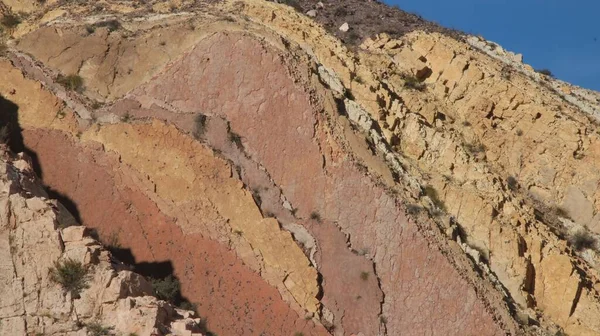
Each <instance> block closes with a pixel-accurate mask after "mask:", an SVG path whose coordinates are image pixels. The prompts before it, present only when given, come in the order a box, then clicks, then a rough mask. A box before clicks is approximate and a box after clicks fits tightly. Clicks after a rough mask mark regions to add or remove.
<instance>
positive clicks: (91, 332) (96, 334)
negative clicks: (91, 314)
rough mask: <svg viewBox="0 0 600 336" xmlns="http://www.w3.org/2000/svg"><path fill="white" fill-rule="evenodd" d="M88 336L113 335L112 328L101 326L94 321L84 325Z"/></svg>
mask: <svg viewBox="0 0 600 336" xmlns="http://www.w3.org/2000/svg"><path fill="white" fill-rule="evenodd" d="M86 327H87V330H88V336H109V335H114V332H113V330H114V328H113V327H106V326H103V325H102V324H101V323H100V322H98V321H94V322H92V323H88V324H87V325H86Z"/></svg>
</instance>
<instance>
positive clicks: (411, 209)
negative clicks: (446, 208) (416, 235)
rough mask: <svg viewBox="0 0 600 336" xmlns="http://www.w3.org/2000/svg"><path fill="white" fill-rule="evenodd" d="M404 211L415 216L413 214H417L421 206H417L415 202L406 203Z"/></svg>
mask: <svg viewBox="0 0 600 336" xmlns="http://www.w3.org/2000/svg"><path fill="white" fill-rule="evenodd" d="M406 212H407V213H408V214H409V215H413V216H415V215H418V214H419V212H421V207H420V206H418V205H416V204H408V205H407V206H406Z"/></svg>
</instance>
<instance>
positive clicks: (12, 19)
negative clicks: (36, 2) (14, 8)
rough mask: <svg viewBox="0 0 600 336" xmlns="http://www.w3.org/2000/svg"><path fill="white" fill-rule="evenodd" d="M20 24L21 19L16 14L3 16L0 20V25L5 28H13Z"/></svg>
mask: <svg viewBox="0 0 600 336" xmlns="http://www.w3.org/2000/svg"><path fill="white" fill-rule="evenodd" d="M20 23H21V18H20V17H19V16H18V15H16V14H11V13H9V14H5V15H4V17H3V18H2V19H1V20H0V24H1V25H2V26H4V27H6V28H9V29H11V28H15V27H16V26H18V25H19V24H20Z"/></svg>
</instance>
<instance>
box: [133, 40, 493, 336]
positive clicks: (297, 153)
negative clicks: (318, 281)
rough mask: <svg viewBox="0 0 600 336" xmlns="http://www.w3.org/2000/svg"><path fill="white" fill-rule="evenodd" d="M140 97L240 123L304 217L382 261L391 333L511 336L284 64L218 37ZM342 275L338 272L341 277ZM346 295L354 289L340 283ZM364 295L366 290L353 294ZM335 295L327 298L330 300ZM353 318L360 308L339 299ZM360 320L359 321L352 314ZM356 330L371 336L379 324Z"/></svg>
mask: <svg viewBox="0 0 600 336" xmlns="http://www.w3.org/2000/svg"><path fill="white" fill-rule="evenodd" d="M137 94H138V95H139V96H140V97H141V98H140V99H141V100H142V101H143V100H147V99H149V98H148V97H152V99H158V100H162V101H165V102H169V103H170V104H171V105H172V106H174V107H175V108H177V109H179V110H181V111H182V112H188V113H190V112H196V111H202V112H203V113H207V114H212V115H217V116H221V117H224V118H226V119H227V120H229V121H230V122H231V127H232V130H233V131H235V132H236V133H238V134H240V135H241V136H242V138H243V143H244V146H245V149H246V151H247V152H248V153H249V154H250V155H251V156H252V158H253V159H254V160H255V161H256V162H259V163H260V164H261V165H262V166H263V167H265V168H266V170H267V171H268V173H269V174H270V176H271V178H272V179H273V180H274V181H275V183H276V184H277V185H278V186H279V187H280V188H281V189H282V191H283V193H284V195H285V196H286V197H287V199H288V200H290V201H291V203H292V204H293V206H294V207H297V208H298V209H299V211H298V215H299V216H300V217H305V218H306V217H308V216H309V214H310V213H311V212H313V211H317V212H318V213H319V214H320V215H321V217H322V218H323V219H324V223H325V224H326V225H333V224H334V223H335V224H336V225H338V226H339V228H340V229H341V230H342V231H343V232H344V233H346V234H348V235H349V236H350V241H351V244H352V247H353V248H354V249H356V250H366V251H368V252H369V254H371V255H374V260H375V261H376V270H377V275H378V276H379V278H380V281H381V287H382V289H383V292H384V293H385V303H384V306H383V307H384V311H383V315H384V317H385V318H383V319H382V320H383V321H386V324H387V330H388V334H390V335H400V334H402V335H405V334H431V335H499V334H503V332H502V331H501V329H500V328H499V327H498V325H497V324H496V323H495V322H494V321H493V317H492V316H491V314H490V313H488V312H487V311H486V309H485V307H484V305H483V303H482V302H481V301H480V300H479V299H478V298H477V296H476V293H475V291H474V289H473V288H472V287H471V286H470V285H469V284H468V283H467V282H466V281H465V280H463V279H462V278H461V276H460V275H459V274H458V272H457V271H456V270H455V269H454V267H453V266H452V265H451V264H450V262H449V261H448V259H447V258H446V257H445V256H444V255H443V254H442V253H441V252H440V251H439V249H438V248H437V247H435V246H430V245H429V244H428V242H427V240H426V239H425V238H424V237H423V236H422V235H421V234H420V233H419V232H418V230H417V226H416V225H415V224H414V223H412V222H411V221H409V220H408V219H407V218H406V217H405V215H404V212H403V210H402V209H401V207H400V206H398V204H397V203H396V200H395V199H394V198H393V197H391V196H389V195H388V194H386V193H385V192H384V189H383V188H382V187H378V186H376V185H375V184H374V183H373V182H372V181H371V180H370V178H368V177H365V176H364V174H363V173H362V172H360V171H359V169H358V168H357V167H356V166H355V165H354V164H353V163H352V162H351V161H350V160H349V158H348V156H347V155H346V154H345V153H344V152H343V151H342V150H341V149H340V148H339V146H338V145H337V144H336V143H335V141H333V139H332V137H331V135H330V134H329V133H328V131H327V130H325V129H324V128H323V127H319V125H321V124H322V123H323V122H324V118H325V116H323V115H319V114H318V113H315V111H314V110H313V107H312V106H311V103H310V97H309V95H308V93H307V92H306V90H305V88H302V87H301V86H300V85H299V84H295V83H294V81H293V80H292V79H291V78H290V76H289V75H288V70H287V69H286V67H285V66H284V65H283V64H282V62H281V61H280V57H279V56H278V55H277V54H276V53H273V52H271V51H269V50H268V49H267V48H265V47H263V46H262V45H261V44H259V43H258V42H257V41H255V40H253V39H251V38H249V37H247V36H243V35H241V34H223V33H221V34H215V35H213V36H212V37H210V38H208V39H206V40H204V41H202V42H201V43H200V44H198V45H197V46H196V47H195V48H194V50H193V51H192V52H191V53H190V54H189V55H187V56H186V57H184V58H183V59H182V60H181V61H179V62H175V63H174V64H173V65H172V66H171V67H170V68H169V69H168V70H167V71H166V72H165V73H164V74H163V75H161V76H158V78H156V79H155V80H154V81H153V82H151V83H150V84H149V85H148V86H147V87H145V88H144V89H143V90H139V91H138V92H137ZM312 233H313V235H314V236H315V238H316V239H317V241H318V243H319V244H320V245H328V244H329V243H332V244H336V243H335V242H334V240H332V239H330V238H329V237H328V235H329V233H328V230H313V232H312ZM322 250H323V253H324V254H325V253H327V257H328V258H326V257H323V258H321V263H322V265H320V269H321V270H322V271H323V272H324V273H325V272H327V273H328V275H327V276H326V277H325V279H324V282H325V283H327V282H328V278H331V277H345V278H346V279H351V280H348V281H350V282H360V281H359V280H356V279H360V277H361V275H360V274H353V273H351V272H350V273H349V272H347V270H346V269H344V265H345V263H344V261H343V258H336V257H335V256H330V255H329V254H330V253H331V252H333V251H335V250H336V247H334V246H329V245H328V246H322ZM332 270H336V271H332ZM331 281H332V282H335V281H338V282H339V283H338V284H336V286H338V285H339V286H344V284H343V281H341V280H340V279H335V280H334V279H331ZM349 288H353V290H355V289H356V287H349ZM326 293H327V291H326ZM333 295H337V296H338V298H337V302H338V303H342V302H345V303H344V305H345V306H346V307H345V310H346V311H353V310H360V309H361V308H360V304H358V305H357V304H356V302H355V301H354V302H353V305H351V304H350V302H351V301H350V300H348V299H347V298H346V299H343V296H348V295H351V296H353V297H355V298H356V297H358V296H360V295H361V292H356V293H348V292H347V291H346V292H345V293H340V292H338V293H335V294H333ZM350 315H352V314H350ZM350 320H351V321H352V322H350V321H349V322H348V324H349V326H352V327H351V328H352V329H354V328H357V329H359V330H361V331H363V332H367V333H368V334H371V333H372V332H373V331H374V330H375V329H376V325H377V324H378V321H373V319H372V318H369V319H367V320H366V321H359V319H358V318H357V316H356V315H355V316H354V317H353V318H351V319H350Z"/></svg>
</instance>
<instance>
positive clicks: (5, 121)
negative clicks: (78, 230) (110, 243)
mask: <svg viewBox="0 0 600 336" xmlns="http://www.w3.org/2000/svg"><path fill="white" fill-rule="evenodd" d="M2 128H5V129H6V130H7V131H6V132H7V139H6V140H7V143H8V145H9V147H10V150H11V151H12V152H13V153H25V154H27V156H28V157H29V158H30V159H31V166H32V167H33V170H34V171H35V173H36V175H37V176H38V177H39V178H40V179H42V180H43V178H44V174H43V170H42V166H41V164H40V160H39V158H38V155H37V153H36V152H34V151H32V150H31V149H30V148H28V147H27V146H25V143H24V141H23V133H22V131H23V129H22V128H21V125H20V124H19V106H18V105H17V104H15V103H13V102H12V101H10V100H8V99H6V98H5V97H3V96H2V95H0V130H1V129H2ZM46 192H47V193H48V196H49V198H52V199H56V200H58V201H59V202H60V203H61V204H62V206H64V208H65V209H67V210H68V211H69V212H70V213H71V215H72V216H73V218H74V219H75V221H76V222H77V223H79V224H80V223H81V216H80V214H79V210H78V209H77V204H75V202H73V201H72V200H71V199H70V198H68V197H67V196H66V195H64V194H62V193H60V192H59V191H57V190H54V189H52V188H50V187H46Z"/></svg>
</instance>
